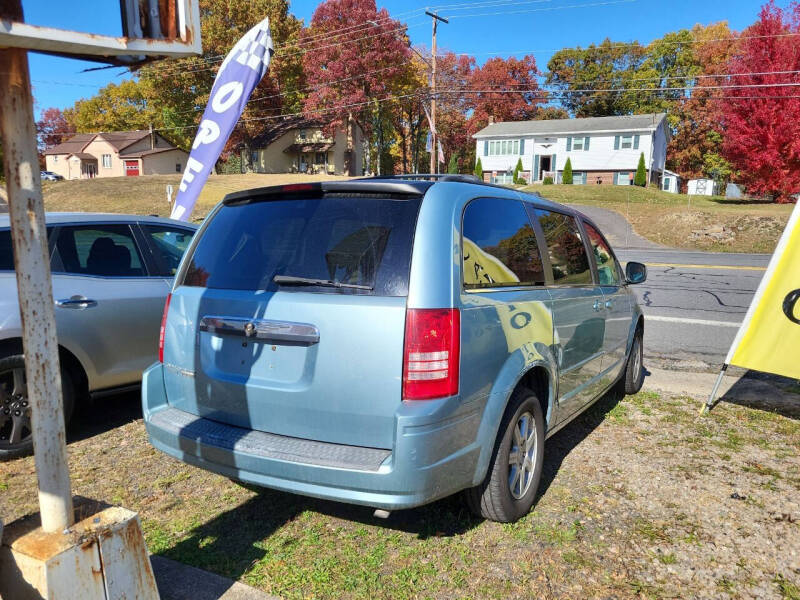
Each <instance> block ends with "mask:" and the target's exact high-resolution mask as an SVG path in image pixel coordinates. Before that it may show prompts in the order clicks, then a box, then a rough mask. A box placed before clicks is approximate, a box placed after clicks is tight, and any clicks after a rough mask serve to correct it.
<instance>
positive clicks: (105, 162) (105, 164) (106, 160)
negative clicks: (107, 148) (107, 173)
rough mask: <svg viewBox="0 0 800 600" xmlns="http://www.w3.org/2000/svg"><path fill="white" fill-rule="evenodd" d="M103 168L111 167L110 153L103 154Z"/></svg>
mask: <svg viewBox="0 0 800 600" xmlns="http://www.w3.org/2000/svg"><path fill="white" fill-rule="evenodd" d="M103 168H104V169H110V168H111V155H110V154H103Z"/></svg>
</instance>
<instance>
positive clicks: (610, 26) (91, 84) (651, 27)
mask: <svg viewBox="0 0 800 600" xmlns="http://www.w3.org/2000/svg"><path fill="white" fill-rule="evenodd" d="M243 1H244V0H243ZM445 2H447V4H448V5H450V6H454V5H459V8H458V9H456V8H451V9H450V10H443V11H441V14H442V15H443V16H450V17H452V18H451V21H450V23H449V24H447V25H444V24H443V25H441V26H440V27H439V36H438V43H439V47H440V48H444V49H448V50H453V51H455V52H468V53H471V54H474V55H475V56H476V58H477V60H478V61H479V62H483V61H484V60H486V59H487V58H489V56H492V55H499V56H508V55H510V54H518V55H522V54H524V53H525V51H532V50H535V51H536V52H534V56H535V57H536V61H537V63H538V64H539V66H540V68H542V69H544V68H545V66H546V64H547V60H548V59H549V57H550V55H551V54H552V53H553V51H554V50H556V49H558V48H563V47H565V46H578V45H581V46H586V45H588V44H590V43H592V42H600V41H602V40H603V39H604V38H606V37H610V38H611V39H612V40H614V41H620V42H622V41H632V40H638V41H640V42H649V41H651V40H653V39H656V38H659V37H661V36H662V35H664V34H665V33H667V32H669V31H674V30H676V29H681V28H684V27H686V28H689V27H692V26H693V25H695V24H696V23H702V24H708V23H713V22H716V21H723V20H724V21H728V23H729V25H730V27H731V28H732V29H736V30H740V29H743V28H744V27H747V26H748V25H749V24H751V23H752V22H753V21H755V20H756V18H757V16H758V11H759V8H760V6H761V4H762V3H761V2H759V1H754V0H728V1H727V2H724V3H722V2H718V1H705V2H703V1H698V0H670V1H669V2H665V1H663V0H662V1H657V0H618V1H617V2H616V3H614V2H609V0H440V4H443V3H445ZM787 3H788V2H785V1H779V2H778V4H779V5H781V6H784V5H786V4H787ZM22 4H23V9H24V11H25V20H26V21H27V22H28V23H32V24H35V25H47V26H52V27H59V28H64V29H75V30H78V31H89V32H94V33H108V34H112V35H119V33H120V21H119V3H118V2H116V1H112V0H103V1H96V0H93V1H91V2H83V1H79V2H73V3H70V5H69V6H70V10H64V9H63V7H64V4H63V2H57V1H56V0H23V3H22ZM318 4H319V2H318V0H295V1H293V2H291V6H290V10H291V11H292V12H293V13H294V14H295V15H297V17H299V18H301V19H303V20H304V21H305V22H306V23H308V22H309V21H310V19H311V15H312V14H313V12H314V9H315V8H316V6H317V5H318ZM470 5H474V7H473V6H470ZM378 6H379V7H380V6H383V7H385V8H387V9H388V10H389V12H390V13H391V14H392V15H399V18H400V19H402V20H404V21H405V22H407V23H408V24H409V35H410V36H411V40H412V42H413V43H414V44H425V45H430V37H431V23H430V18H429V17H424V15H421V14H420V13H419V12H415V13H413V14H408V13H410V12H411V11H414V10H416V9H422V8H424V7H425V6H426V5H425V4H423V3H421V2H417V1H414V0H411V1H409V0H385V1H381V0H378ZM427 6H431V5H427ZM462 7H463V8H462ZM491 13H496V14H491ZM403 14H405V16H403ZM459 15H475V16H459ZM257 20H258V17H254V19H253V22H254V23H255V22H256V21H257ZM30 65H31V79H32V80H33V86H34V99H35V101H36V114H37V117H38V115H39V113H40V112H41V111H42V110H44V109H46V108H48V107H51V106H56V107H58V108H62V109H63V108H67V107H69V106H72V104H73V103H74V102H75V101H76V100H78V99H80V98H86V97H89V96H91V95H93V94H94V93H95V92H96V91H97V90H98V89H99V88H100V87H102V86H104V85H106V84H108V83H110V82H112V81H113V82H119V81H121V80H122V79H125V78H126V77H130V74H129V73H126V72H125V70H124V69H120V68H110V69H104V70H101V71H93V72H88V73H84V72H81V71H82V70H83V69H87V68H93V67H98V66H101V65H100V64H99V63H88V62H83V61H76V60H71V59H65V58H58V57H50V56H45V55H41V54H33V53H31V54H30Z"/></svg>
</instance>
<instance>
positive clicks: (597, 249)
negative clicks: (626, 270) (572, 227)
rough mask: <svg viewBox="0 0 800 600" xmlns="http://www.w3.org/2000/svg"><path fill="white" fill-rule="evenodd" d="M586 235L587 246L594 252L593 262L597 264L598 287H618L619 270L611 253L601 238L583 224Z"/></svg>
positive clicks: (592, 228)
mask: <svg viewBox="0 0 800 600" xmlns="http://www.w3.org/2000/svg"><path fill="white" fill-rule="evenodd" d="M583 227H584V229H586V235H587V236H589V244H591V246H592V252H594V261H595V263H596V264H597V279H598V281H599V283H600V285H619V281H620V278H619V268H618V267H617V261H616V260H614V254H613V253H612V252H611V248H609V246H608V244H607V243H606V241H605V240H604V239H603V236H602V235H600V232H599V231H597V230H596V229H595V228H594V227H592V226H591V225H589V223H587V222H585V221H584V223H583Z"/></svg>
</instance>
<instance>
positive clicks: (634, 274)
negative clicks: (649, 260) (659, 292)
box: [625, 261, 647, 283]
mask: <svg viewBox="0 0 800 600" xmlns="http://www.w3.org/2000/svg"><path fill="white" fill-rule="evenodd" d="M646 279H647V267H646V266H644V265H643V264H642V263H640V262H634V261H631V262H629V263H628V264H626V265H625V281H627V282H628V283H643V282H644V281H645V280H646Z"/></svg>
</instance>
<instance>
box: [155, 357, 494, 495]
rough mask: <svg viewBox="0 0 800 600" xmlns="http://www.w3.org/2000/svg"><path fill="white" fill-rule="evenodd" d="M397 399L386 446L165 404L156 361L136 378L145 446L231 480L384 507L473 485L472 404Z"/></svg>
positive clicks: (475, 416) (475, 420) (476, 415)
mask: <svg viewBox="0 0 800 600" xmlns="http://www.w3.org/2000/svg"><path fill="white" fill-rule="evenodd" d="M398 404H399V406H398V410H397V413H396V415H395V436H394V437H395V440H394V447H393V448H392V449H391V450H389V449H380V448H362V447H358V446H347V445H342V444H331V443H323V442H315V441H311V440H301V439H298V438H291V437H287V436H280V435H275V434H270V433H265V432H259V431H252V430H249V429H244V428H241V427H235V426H231V425H227V424H224V423H219V422H217V421H214V420H212V419H207V418H203V417H198V416H196V415H193V414H190V413H187V412H185V411H181V410H178V409H176V408H174V407H171V406H170V405H169V404H168V402H167V396H166V392H165V389H164V373H163V366H162V365H161V364H160V363H156V364H154V365H152V366H151V367H150V368H148V369H147V370H146V371H145V372H144V376H143V381H142V405H143V412H144V421H145V427H146V428H147V433H148V436H149V438H150V441H151V443H152V444H153V446H155V447H156V448H158V449H159V450H161V451H162V452H164V453H166V454H169V455H170V456H174V457H175V458H177V459H179V460H181V461H184V462H186V463H189V464H192V465H195V466H197V467H200V468H203V469H207V470H209V471H213V472H216V473H219V474H221V475H225V476H227V477H230V478H233V479H237V480H240V481H244V482H247V483H251V484H255V485H260V486H264V487H269V488H273V489H277V490H283V491H287V492H293V493H297V494H303V495H306V496H313V497H317V498H325V499H329V500H337V501H342V502H348V503H352V504H362V505H366V506H371V507H375V508H382V509H386V510H399V509H403V508H411V507H414V506H419V505H422V504H426V503H428V502H431V501H433V500H436V499H438V498H442V497H445V496H448V495H450V494H452V493H455V492H457V491H459V490H461V489H464V488H466V487H469V486H471V485H473V481H474V480H475V478H476V473H475V469H476V467H477V463H478V455H479V453H480V446H479V444H478V443H477V439H476V438H477V435H478V426H479V424H480V418H481V414H480V410H479V409H478V407H477V406H473V407H470V406H464V405H463V404H462V403H461V401H460V400H459V398H458V397H453V398H446V399H443V400H435V401H424V402H416V403H410V404H409V403H398ZM472 404H475V403H472Z"/></svg>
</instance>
